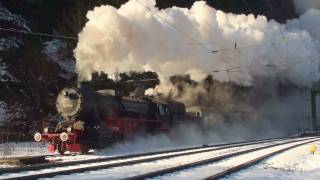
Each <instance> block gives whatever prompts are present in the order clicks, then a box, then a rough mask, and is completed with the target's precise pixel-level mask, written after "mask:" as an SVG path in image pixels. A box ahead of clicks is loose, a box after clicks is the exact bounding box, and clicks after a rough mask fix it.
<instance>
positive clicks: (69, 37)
mask: <svg viewBox="0 0 320 180" xmlns="http://www.w3.org/2000/svg"><path fill="white" fill-rule="evenodd" d="M0 31H6V32H15V33H21V34H28V35H34V36H42V37H54V38H62V39H70V40H75V41H77V40H78V38H76V37H71V36H61V35H54V34H45V33H38V32H29V31H21V30H17V29H8V28H2V27H0Z"/></svg>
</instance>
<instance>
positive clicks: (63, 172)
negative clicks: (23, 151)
mask: <svg viewBox="0 0 320 180" xmlns="http://www.w3.org/2000/svg"><path fill="white" fill-rule="evenodd" d="M289 139H290V138H289ZM307 139H310V138H307ZM304 140H306V139H304ZM275 141H281V140H273V141H272V140H268V141H267V142H251V143H243V144H234V145H229V146H222V147H217V148H214V149H210V150H208V149H206V150H200V151H192V152H185V153H180V154H170V155H164V156H159V157H149V158H144V159H138V160H128V161H124V162H115V163H110V164H103V165H93V166H87V167H76V168H73V169H63V170H57V171H53V172H45V173H41V174H31V175H22V176H18V177H17V176H16V177H13V178H10V177H7V178H6V179H38V178H48V177H54V176H57V175H68V174H71V173H82V172H85V171H94V170H100V169H108V168H113V167H120V166H127V165H132V164H139V163H144V162H150V161H156V160H162V159H168V158H173V157H179V156H185V155H191V154H197V153H203V152H209V151H216V150H221V149H228V148H232V147H241V146H246V145H254V144H260V143H268V142H275ZM294 141H298V140H294ZM290 142H292V141H289V143H290ZM205 148H207V147H205ZM139 157H140V156H139ZM76 165H79V164H76ZM39 170H43V169H39ZM19 172H21V171H19ZM0 178H1V177H0Z"/></svg>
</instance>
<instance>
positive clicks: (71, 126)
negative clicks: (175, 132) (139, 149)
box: [34, 87, 186, 154]
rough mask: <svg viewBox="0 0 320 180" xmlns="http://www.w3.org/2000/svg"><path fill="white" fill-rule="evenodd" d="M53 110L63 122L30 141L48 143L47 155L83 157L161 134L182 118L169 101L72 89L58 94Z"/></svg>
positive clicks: (178, 105)
mask: <svg viewBox="0 0 320 180" xmlns="http://www.w3.org/2000/svg"><path fill="white" fill-rule="evenodd" d="M56 109H57V112H58V113H59V114H60V115H61V116H62V117H63V119H64V120H63V121H61V122H59V123H58V124H57V126H56V127H55V129H52V130H50V129H48V128H44V129H43V132H42V133H36V134H35V135H34V139H35V140H36V141H45V142H48V143H49V147H48V150H49V152H55V151H56V150H57V151H58V152H59V153H60V154H64V152H65V151H70V152H80V153H86V152H88V150H89V149H97V148H103V147H106V146H108V145H110V144H112V143H114V142H116V141H119V140H123V139H124V138H132V136H133V135H134V134H137V133H142V132H143V133H145V132H147V133H158V132H165V131H168V130H169V128H170V127H171V126H172V125H173V124H175V123H177V122H179V121H181V120H183V119H184V118H183V117H184V116H185V114H186V110H185V105H184V104H183V103H180V102H177V101H173V100H168V99H162V100H160V99H155V98H152V97H147V96H141V97H135V98H133V97H123V96H120V95H117V94H116V93H112V92H110V90H100V91H93V90H91V89H89V88H75V87H67V88H64V89H63V90H61V91H60V93H59V94H58V96H57V100H56Z"/></svg>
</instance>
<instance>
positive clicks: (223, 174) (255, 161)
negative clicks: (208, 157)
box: [205, 140, 318, 180]
mask: <svg viewBox="0 0 320 180" xmlns="http://www.w3.org/2000/svg"><path fill="white" fill-rule="evenodd" d="M314 141H318V140H313V141H308V142H304V143H300V144H297V145H293V146H289V147H286V148H283V149H280V150H277V151H274V152H271V153H269V154H266V155H263V156H260V157H258V158H255V159H253V160H250V161H247V162H245V163H242V164H240V165H237V166H234V167H232V168H229V169H227V170H225V171H222V172H219V173H217V174H214V175H212V176H209V177H207V178H205V180H216V179H220V178H223V177H226V176H228V175H230V174H232V173H235V172H237V171H240V170H242V169H246V168H248V167H250V166H253V165H256V164H258V163H259V162H261V161H263V160H265V159H267V158H269V157H271V156H274V155H277V154H280V153H282V152H285V151H288V150H290V149H293V148H295V147H298V146H302V145H304V144H308V143H311V142H314Z"/></svg>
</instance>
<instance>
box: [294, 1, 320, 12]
mask: <svg viewBox="0 0 320 180" xmlns="http://www.w3.org/2000/svg"><path fill="white" fill-rule="evenodd" d="M293 2H294V6H295V9H296V12H297V13H299V14H302V13H304V12H305V11H306V10H308V9H311V8H314V9H320V1H319V0H293Z"/></svg>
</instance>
